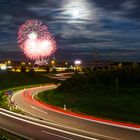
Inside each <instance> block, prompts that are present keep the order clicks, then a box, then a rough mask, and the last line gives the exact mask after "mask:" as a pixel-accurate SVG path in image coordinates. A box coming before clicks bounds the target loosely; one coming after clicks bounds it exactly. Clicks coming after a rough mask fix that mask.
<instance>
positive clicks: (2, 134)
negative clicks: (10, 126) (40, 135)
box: [0, 129, 26, 140]
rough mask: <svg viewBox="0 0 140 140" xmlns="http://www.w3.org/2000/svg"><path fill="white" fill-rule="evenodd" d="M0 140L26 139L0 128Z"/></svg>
mask: <svg viewBox="0 0 140 140" xmlns="http://www.w3.org/2000/svg"><path fill="white" fill-rule="evenodd" d="M0 140H26V139H24V138H21V137H17V136H16V135H13V134H11V133H9V132H6V131H4V130H1V129H0Z"/></svg>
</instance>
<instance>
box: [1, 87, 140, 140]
mask: <svg viewBox="0 0 140 140" xmlns="http://www.w3.org/2000/svg"><path fill="white" fill-rule="evenodd" d="M55 87H56V86H55V85H50V86H44V87H39V88H33V89H30V90H28V92H27V91H26V89H25V90H24V91H19V92H17V93H16V94H15V95H14V96H13V98H12V100H14V101H15V102H16V104H17V106H18V107H19V108H21V109H23V110H24V111H26V112H28V113H30V114H32V115H33V116H35V117H36V118H38V119H41V120H44V121H45V122H48V123H51V125H52V127H56V126H57V127H59V129H61V130H64V131H69V132H72V133H76V134H80V135H82V136H83V135H84V136H86V137H89V138H91V137H92V138H93V139H100V140H103V139H104V140H140V129H139V128H133V127H127V126H122V125H116V124H112V123H111V124H110V123H104V122H100V121H96V120H95V121H94V120H89V119H85V118H82V117H78V116H73V115H70V114H67V113H64V112H59V111H57V110H55V109H52V108H49V107H47V106H44V105H42V104H40V103H38V102H36V101H35V99H34V98H33V97H34V94H36V93H38V92H40V91H43V90H48V89H52V88H55ZM26 92H27V93H28V94H30V95H31V96H28V94H25V93H26ZM23 93H24V94H23ZM0 116H1V115H0ZM2 118H3V119H4V117H2ZM6 120H7V119H6ZM6 120H3V121H1V120H0V122H6ZM11 121H12V120H11V119H9V120H8V122H6V124H7V125H8V124H10V122H11ZM16 121H17V120H16ZM11 123H13V122H11ZM21 123H22V122H21ZM15 124H17V125H18V124H20V122H19V121H18V122H17V123H16V122H14V123H13V124H10V126H13V125H14V126H16V127H15V128H16V129H18V128H17V125H15ZM3 125H4V124H3ZM47 125H48V124H47ZM10 126H9V128H10ZM23 126H25V127H26V130H28V131H27V132H29V130H30V131H31V132H30V133H29V134H28V135H27V134H26V133H25V134H24V135H26V136H29V137H31V138H32V137H33V136H34V135H33V134H34V133H35V135H36V134H37V131H39V132H40V134H39V135H37V136H36V138H37V139H38V138H39V139H44V137H45V139H46V135H47V134H48V135H49V138H48V139H51V138H50V137H52V136H53V134H55V131H51V132H50V131H49V130H44V129H40V128H38V127H37V128H36V126H31V127H29V125H27V124H26V125H24V123H23ZM34 129H35V130H34ZM23 130H24V129H23ZM26 130H24V131H26ZM14 131H15V130H14ZM19 133H20V132H19ZM49 133H51V134H52V135H51V134H49ZM30 134H32V135H30ZM58 135H59V134H58ZM61 135H62V134H61ZM62 136H64V137H68V138H71V139H77V138H75V137H73V136H71V135H68V136H67V135H66V134H63V135H62ZM58 139H63V138H62V137H61V138H60V137H59V138H58ZM78 139H81V137H80V138H78ZM87 139H88V138H87Z"/></svg>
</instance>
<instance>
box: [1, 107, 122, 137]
mask: <svg viewBox="0 0 140 140" xmlns="http://www.w3.org/2000/svg"><path fill="white" fill-rule="evenodd" d="M19 108H20V107H19ZM20 109H21V110H24V109H22V108H20ZM0 110H2V111H4V112H7V113H10V114H13V115H16V116H19V117H24V118H26V119H30V120H33V121H37V122H41V123H45V124H47V125H48V124H49V125H53V126H55V127H62V128H63V129H69V130H71V131H73V130H74V131H78V132H79V133H80V132H81V133H86V134H89V135H94V136H96V137H101V138H103V139H110V140H115V139H116V138H115V137H110V136H106V135H102V134H99V133H93V132H92V133H91V132H88V131H84V130H81V129H76V128H73V127H68V126H65V125H60V124H56V123H54V122H48V121H49V120H47V122H46V121H41V120H38V119H35V118H32V117H29V116H26V115H25V116H23V115H21V114H17V113H14V112H11V111H8V110H4V109H2V108H0ZM24 111H25V112H27V113H29V114H31V115H33V116H35V117H36V115H34V114H32V113H30V112H28V111H26V110H24ZM43 119H44V120H45V118H43ZM117 140H121V139H120V138H117Z"/></svg>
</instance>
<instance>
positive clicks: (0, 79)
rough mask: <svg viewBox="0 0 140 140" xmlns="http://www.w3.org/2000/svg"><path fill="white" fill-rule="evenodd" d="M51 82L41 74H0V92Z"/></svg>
mask: <svg viewBox="0 0 140 140" xmlns="http://www.w3.org/2000/svg"><path fill="white" fill-rule="evenodd" d="M52 82H54V80H52V79H50V78H47V77H46V76H43V74H41V73H24V72H23V73H14V72H0V90H3V89H9V88H14V87H19V86H27V85H35V84H43V83H52Z"/></svg>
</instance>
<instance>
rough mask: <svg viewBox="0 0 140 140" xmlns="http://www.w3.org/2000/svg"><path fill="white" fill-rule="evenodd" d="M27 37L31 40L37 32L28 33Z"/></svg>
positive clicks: (35, 36)
mask: <svg viewBox="0 0 140 140" xmlns="http://www.w3.org/2000/svg"><path fill="white" fill-rule="evenodd" d="M28 37H29V39H31V40H35V39H36V38H37V34H36V33H35V32H31V33H30V34H29V35H28Z"/></svg>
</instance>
